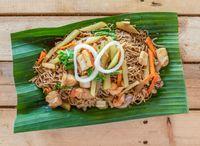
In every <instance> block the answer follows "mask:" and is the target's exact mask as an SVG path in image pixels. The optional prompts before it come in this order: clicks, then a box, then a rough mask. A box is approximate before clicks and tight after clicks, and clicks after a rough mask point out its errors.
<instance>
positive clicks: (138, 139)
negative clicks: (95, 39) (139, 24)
mask: <svg viewBox="0 0 200 146" xmlns="http://www.w3.org/2000/svg"><path fill="white" fill-rule="evenodd" d="M141 11H174V12H177V13H178V14H179V42H180V51H181V56H182V60H183V63H184V73H185V80H186V86H187V93H188V97H189V98H188V101H189V107H190V112H189V113H188V114H182V115H173V116H160V117H153V118H146V119H140V120H130V121H125V122H117V123H109V124H103V125H95V126H85V127H77V128H66V129H59V130H46V131H37V132H27V133H20V134H13V122H14V119H15V115H16V104H17V102H16V101H17V99H16V98H17V97H16V92H15V86H14V81H13V74H12V55H11V54H12V53H11V44H10V33H11V32H15V31H20V30H25V29H30V28H36V27H52V26H61V25H64V24H67V23H72V22H75V21H80V20H86V19H89V18H94V17H102V16H104V15H113V14H119V13H125V12H141ZM199 16H200V1H199V0H190V1H188V0H176V1H174V0H99V1H98V0H92V1H89V0H82V1H81V0H73V1H64V0H29V1H27V0H15V1H12V0H0V146H54V145H57V146H75V145H77V146H80V145H81V146H83V145H87V146H96V145H98V146H102V145H108V146H118V145H119V146H129V145H131V146H133V145H134V146H140V145H151V146H168V145H172V146H174V145H177V146H188V145H189V146H199V145H200V17H199Z"/></svg>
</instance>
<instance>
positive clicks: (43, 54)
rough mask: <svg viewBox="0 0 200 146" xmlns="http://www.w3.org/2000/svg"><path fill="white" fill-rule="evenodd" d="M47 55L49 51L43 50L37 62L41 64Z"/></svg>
mask: <svg viewBox="0 0 200 146" xmlns="http://www.w3.org/2000/svg"><path fill="white" fill-rule="evenodd" d="M46 55H47V52H46V51H45V50H43V51H42V52H41V53H40V56H39V58H38V60H37V64H40V63H41V62H42V60H43V59H44V58H45V56H46Z"/></svg>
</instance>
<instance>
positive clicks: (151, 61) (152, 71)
mask: <svg viewBox="0 0 200 146" xmlns="http://www.w3.org/2000/svg"><path fill="white" fill-rule="evenodd" d="M148 54H149V70H150V74H152V75H155V74H156V69H155V65H154V60H155V58H154V54H153V52H152V51H151V50H150V49H148Z"/></svg>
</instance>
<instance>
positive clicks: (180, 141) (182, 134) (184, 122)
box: [171, 111, 200, 146]
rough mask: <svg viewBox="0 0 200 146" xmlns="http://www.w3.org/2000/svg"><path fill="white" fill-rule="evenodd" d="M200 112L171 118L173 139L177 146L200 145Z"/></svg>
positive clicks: (191, 112)
mask: <svg viewBox="0 0 200 146" xmlns="http://www.w3.org/2000/svg"><path fill="white" fill-rule="evenodd" d="M199 123H200V111H190V113H189V114H187V115H176V116H172V117H171V125H172V129H173V137H174V139H175V143H176V145H177V146H199V145H200V130H199V129H200V124H199Z"/></svg>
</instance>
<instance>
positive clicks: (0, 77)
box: [0, 62, 200, 109]
mask: <svg viewBox="0 0 200 146" xmlns="http://www.w3.org/2000/svg"><path fill="white" fill-rule="evenodd" d="M2 66H3V67H2ZM11 70H12V62H0V73H1V74H0V97H1V98H0V106H16V103H17V99H16V92H15V88H14V85H13V84H14V82H13V75H12V71H11ZM184 74H185V79H186V88H187V94H188V97H189V104H190V108H191V109H199V108H200V100H199V99H198V98H199V97H200V90H199V89H200V64H184Z"/></svg>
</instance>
